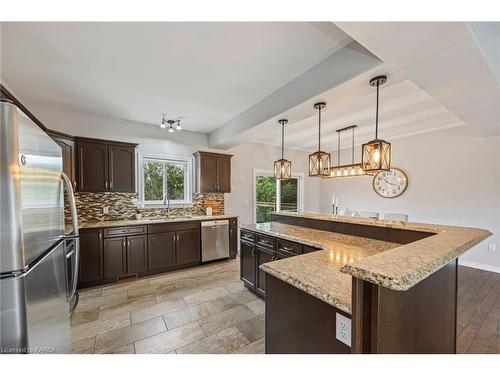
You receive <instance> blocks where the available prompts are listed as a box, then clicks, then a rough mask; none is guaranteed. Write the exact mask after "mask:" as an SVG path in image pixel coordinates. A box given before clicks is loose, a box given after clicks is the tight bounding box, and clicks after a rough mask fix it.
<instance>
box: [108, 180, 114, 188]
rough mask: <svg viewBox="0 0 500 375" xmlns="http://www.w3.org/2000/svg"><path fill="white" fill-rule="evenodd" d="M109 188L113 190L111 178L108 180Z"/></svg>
mask: <svg viewBox="0 0 500 375" xmlns="http://www.w3.org/2000/svg"><path fill="white" fill-rule="evenodd" d="M109 189H110V190H113V180H111V181H110V182H109Z"/></svg>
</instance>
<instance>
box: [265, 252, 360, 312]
mask: <svg viewBox="0 0 500 375" xmlns="http://www.w3.org/2000/svg"><path fill="white" fill-rule="evenodd" d="M299 256H300V255H299ZM259 268H260V269H261V270H263V271H264V272H266V273H268V274H270V275H272V276H274V277H276V278H277V279H280V280H282V281H284V282H286V283H287V284H290V285H292V286H294V287H296V288H297V289H300V290H302V291H303V292H306V293H307V294H309V295H311V296H313V297H315V298H318V299H319V300H321V301H323V302H325V303H327V304H329V305H331V306H333V307H335V308H337V309H339V310H340V311H342V312H345V313H347V314H349V315H351V306H348V305H346V304H344V303H342V301H341V300H340V299H338V298H336V297H334V296H329V298H328V297H327V296H325V295H324V294H321V293H319V292H318V291H317V290H315V289H314V287H309V286H307V285H306V284H304V283H303V282H301V281H300V280H298V279H296V278H294V277H291V276H287V275H284V274H283V273H281V272H279V271H276V270H275V269H273V268H271V267H268V266H267V265H266V264H265V263H264V264H262V265H260V267H259Z"/></svg>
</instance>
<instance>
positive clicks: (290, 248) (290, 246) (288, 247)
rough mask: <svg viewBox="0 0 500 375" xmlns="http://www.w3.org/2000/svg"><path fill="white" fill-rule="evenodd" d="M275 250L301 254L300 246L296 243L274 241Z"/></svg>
mask: <svg viewBox="0 0 500 375" xmlns="http://www.w3.org/2000/svg"><path fill="white" fill-rule="evenodd" d="M276 245H277V247H276V248H277V250H278V251H285V252H288V253H290V252H291V253H295V254H302V245H301V244H299V243H296V242H290V241H285V240H280V239H278V240H276Z"/></svg>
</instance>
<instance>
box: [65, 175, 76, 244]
mask: <svg viewBox="0 0 500 375" xmlns="http://www.w3.org/2000/svg"><path fill="white" fill-rule="evenodd" d="M61 175H62V179H63V181H64V185H65V186H66V189H67V191H68V200H69V208H70V210H71V225H72V227H73V236H78V234H79V233H78V215H77V212H76V203H75V196H74V194H73V184H72V183H71V180H70V179H69V177H68V176H66V174H64V173H61Z"/></svg>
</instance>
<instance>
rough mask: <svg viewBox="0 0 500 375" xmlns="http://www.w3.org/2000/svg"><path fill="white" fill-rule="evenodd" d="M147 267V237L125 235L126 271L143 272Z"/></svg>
mask: <svg viewBox="0 0 500 375" xmlns="http://www.w3.org/2000/svg"><path fill="white" fill-rule="evenodd" d="M147 269H148V237H147V236H146V235H144V236H131V237H127V273H136V272H144V271H146V270H147Z"/></svg>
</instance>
